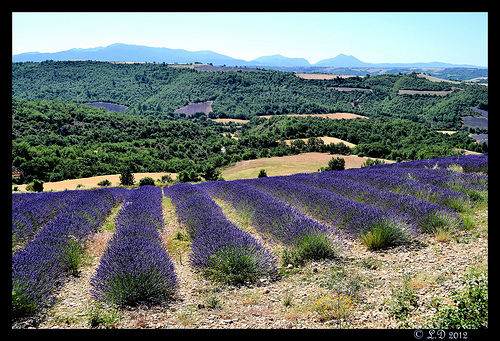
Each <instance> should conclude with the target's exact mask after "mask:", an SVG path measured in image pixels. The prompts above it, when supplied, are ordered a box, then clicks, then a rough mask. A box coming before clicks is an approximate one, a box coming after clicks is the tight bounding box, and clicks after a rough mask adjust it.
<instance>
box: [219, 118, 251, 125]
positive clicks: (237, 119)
mask: <svg viewBox="0 0 500 341" xmlns="http://www.w3.org/2000/svg"><path fill="white" fill-rule="evenodd" d="M212 121H215V122H219V123H229V122H234V123H241V124H244V123H248V122H250V120H242V119H240V118H212Z"/></svg>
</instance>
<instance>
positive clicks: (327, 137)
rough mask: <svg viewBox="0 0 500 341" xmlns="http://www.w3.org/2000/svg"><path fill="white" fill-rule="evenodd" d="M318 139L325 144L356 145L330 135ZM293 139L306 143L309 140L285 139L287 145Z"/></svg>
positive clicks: (352, 146)
mask: <svg viewBox="0 0 500 341" xmlns="http://www.w3.org/2000/svg"><path fill="white" fill-rule="evenodd" d="M319 138H320V139H322V140H323V142H325V144H330V143H332V142H333V143H335V144H336V143H340V142H342V143H343V144H345V145H346V146H347V147H349V148H354V147H356V145H355V144H354V143H351V142H347V141H344V140H341V139H338V138H336V137H330V136H322V137H319ZM295 140H304V142H306V143H307V141H308V140H309V139H308V138H304V139H293V140H285V142H286V144H287V145H290V144H291V143H292V141H295Z"/></svg>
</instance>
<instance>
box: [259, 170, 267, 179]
mask: <svg viewBox="0 0 500 341" xmlns="http://www.w3.org/2000/svg"><path fill="white" fill-rule="evenodd" d="M257 177H258V178H267V173H266V170H265V169H261V170H260V171H259V175H257Z"/></svg>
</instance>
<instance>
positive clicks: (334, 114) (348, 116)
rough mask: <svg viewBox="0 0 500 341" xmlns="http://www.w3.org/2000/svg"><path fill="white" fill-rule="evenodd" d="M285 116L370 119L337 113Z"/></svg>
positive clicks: (269, 116) (348, 113) (346, 113)
mask: <svg viewBox="0 0 500 341" xmlns="http://www.w3.org/2000/svg"><path fill="white" fill-rule="evenodd" d="M271 116H273V115H262V116H261V117H265V118H271ZM283 116H292V117H294V116H295V117H304V116H311V117H322V118H325V117H326V118H329V119H332V120H340V119H343V118H345V119H347V120H350V119H353V118H366V119H368V117H366V116H362V115H356V114H352V113H350V112H337V113H330V114H313V115H294V114H291V115H283Z"/></svg>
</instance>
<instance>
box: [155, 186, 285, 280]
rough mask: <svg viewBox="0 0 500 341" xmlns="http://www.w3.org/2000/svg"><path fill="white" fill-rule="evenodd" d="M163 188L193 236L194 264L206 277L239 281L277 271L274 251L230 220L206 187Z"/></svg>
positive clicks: (192, 263) (181, 220)
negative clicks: (205, 189)
mask: <svg viewBox="0 0 500 341" xmlns="http://www.w3.org/2000/svg"><path fill="white" fill-rule="evenodd" d="M164 192H165V195H166V196H167V197H170V198H171V199H172V204H173V205H174V206H175V211H176V213H177V217H178V219H179V222H180V223H181V224H182V225H184V226H186V228H187V231H188V233H189V235H190V236H191V238H192V239H193V242H192V245H191V251H192V252H191V254H190V263H191V266H192V267H193V268H195V269H197V270H199V271H200V272H201V273H202V274H203V275H204V276H205V277H207V278H210V279H213V280H216V281H219V282H225V283H230V284H240V283H246V282H255V281H256V280H257V279H258V278H260V277H264V276H273V275H275V274H276V272H277V269H276V266H275V257H274V255H273V254H272V253H271V252H270V251H269V250H267V249H265V248H264V247H263V246H262V245H261V244H260V243H259V242H258V241H257V240H256V239H255V238H253V237H252V236H251V235H250V234H249V233H247V232H245V231H242V230H240V229H239V228H237V227H236V226H235V225H234V224H233V223H231V222H230V221H229V220H228V219H227V218H226V216H225V215H224V213H223V212H222V209H221V208H220V207H219V205H217V204H216V203H215V202H214V201H213V200H212V199H211V198H210V196H209V195H208V194H207V193H206V192H205V191H204V190H203V189H201V188H200V187H198V186H194V185H191V184H185V183H179V184H176V185H174V186H171V187H165V189H164Z"/></svg>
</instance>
